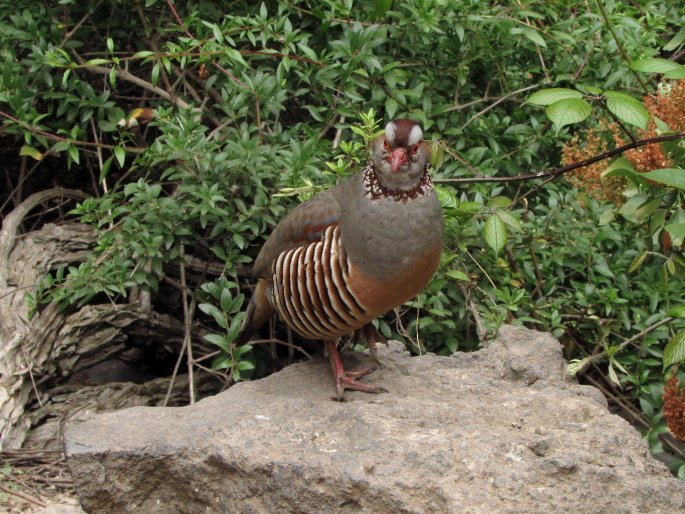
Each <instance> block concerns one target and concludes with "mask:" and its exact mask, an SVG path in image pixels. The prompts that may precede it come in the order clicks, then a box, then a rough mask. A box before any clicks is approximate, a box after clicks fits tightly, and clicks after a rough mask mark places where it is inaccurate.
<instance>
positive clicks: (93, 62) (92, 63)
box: [83, 59, 109, 66]
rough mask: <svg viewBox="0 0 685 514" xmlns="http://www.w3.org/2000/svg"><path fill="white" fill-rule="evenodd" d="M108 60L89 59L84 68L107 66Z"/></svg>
mask: <svg viewBox="0 0 685 514" xmlns="http://www.w3.org/2000/svg"><path fill="white" fill-rule="evenodd" d="M108 62H109V60H108V59H89V60H87V61H86V62H84V63H83V65H84V66H99V65H101V64H107V63H108Z"/></svg>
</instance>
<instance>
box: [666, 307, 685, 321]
mask: <svg viewBox="0 0 685 514" xmlns="http://www.w3.org/2000/svg"><path fill="white" fill-rule="evenodd" d="M666 316H670V317H671V318H685V305H676V306H675V307H671V308H670V309H669V310H668V312H667V313H666Z"/></svg>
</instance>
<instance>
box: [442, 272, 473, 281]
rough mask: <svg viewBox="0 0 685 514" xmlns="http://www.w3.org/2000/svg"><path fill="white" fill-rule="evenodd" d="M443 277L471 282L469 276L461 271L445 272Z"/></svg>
mask: <svg viewBox="0 0 685 514" xmlns="http://www.w3.org/2000/svg"><path fill="white" fill-rule="evenodd" d="M445 275H447V276H448V277H450V278H453V279H455V280H461V281H462V282H471V279H470V278H469V276H468V275H467V274H466V273H464V272H463V271H459V270H458V269H451V270H449V271H446V272H445Z"/></svg>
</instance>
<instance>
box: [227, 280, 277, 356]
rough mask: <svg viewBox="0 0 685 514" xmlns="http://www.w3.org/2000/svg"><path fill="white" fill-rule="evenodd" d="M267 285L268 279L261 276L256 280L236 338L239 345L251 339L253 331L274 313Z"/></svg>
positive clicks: (268, 284)
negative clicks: (255, 285)
mask: <svg viewBox="0 0 685 514" xmlns="http://www.w3.org/2000/svg"><path fill="white" fill-rule="evenodd" d="M269 286H270V283H269V281H267V280H265V279H263V278H260V279H259V281H258V282H257V287H255V290H254V294H253V295H252V298H251V299H250V303H248V304H247V309H246V310H245V319H244V320H243V323H242V325H241V326H240V332H239V333H238V337H237V338H236V342H237V343H238V344H239V345H243V344H245V343H247V342H248V341H249V340H250V339H252V336H253V335H254V333H255V331H256V330H257V329H258V328H259V327H261V326H262V325H263V324H264V323H265V322H266V321H267V320H268V319H269V318H270V317H271V316H272V315H273V314H274V312H275V311H274V308H273V307H272V306H271V302H269Z"/></svg>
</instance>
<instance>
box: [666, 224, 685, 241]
mask: <svg viewBox="0 0 685 514" xmlns="http://www.w3.org/2000/svg"><path fill="white" fill-rule="evenodd" d="M664 228H665V229H666V231H667V232H668V234H669V235H670V236H671V241H672V242H673V246H680V245H682V244H683V240H685V223H669V224H668V225H666V226H665V227H664Z"/></svg>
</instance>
